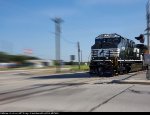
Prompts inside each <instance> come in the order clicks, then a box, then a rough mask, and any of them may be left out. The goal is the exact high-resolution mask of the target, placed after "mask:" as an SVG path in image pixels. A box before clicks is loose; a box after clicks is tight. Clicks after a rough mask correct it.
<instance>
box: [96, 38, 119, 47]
mask: <svg viewBox="0 0 150 115" xmlns="http://www.w3.org/2000/svg"><path fill="white" fill-rule="evenodd" d="M120 42H121V39H120V38H101V39H96V44H97V43H100V44H101V47H102V48H103V49H108V48H117V47H118V44H119V43H120Z"/></svg>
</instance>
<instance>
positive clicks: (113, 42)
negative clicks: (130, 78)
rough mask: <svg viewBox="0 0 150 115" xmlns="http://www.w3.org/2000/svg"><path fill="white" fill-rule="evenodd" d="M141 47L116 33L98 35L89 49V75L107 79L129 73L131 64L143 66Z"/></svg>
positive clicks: (141, 45)
mask: <svg viewBox="0 0 150 115" xmlns="http://www.w3.org/2000/svg"><path fill="white" fill-rule="evenodd" d="M143 47H144V45H143V44H135V42H134V41H133V40H129V39H127V38H124V37H122V36H121V35H118V34H116V33H115V34H101V35H99V36H98V37H96V39H95V44H94V45H93V46H92V48H91V62H90V74H96V75H98V76H106V77H107V76H114V75H117V74H121V73H129V72H130V71H131V69H132V65H133V64H136V63H139V64H141V65H142V64H143V55H144V54H143V53H144V52H143V50H142V49H143Z"/></svg>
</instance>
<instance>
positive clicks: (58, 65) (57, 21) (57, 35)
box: [52, 17, 63, 73]
mask: <svg viewBox="0 0 150 115" xmlns="http://www.w3.org/2000/svg"><path fill="white" fill-rule="evenodd" d="M52 21H54V23H55V48H56V49H55V50H56V52H55V53H56V72H57V73H59V72H61V52H60V33H61V27H60V24H61V23H62V22H63V20H62V19H61V18H57V17H56V18H55V19H52Z"/></svg>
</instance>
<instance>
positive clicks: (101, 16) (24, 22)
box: [0, 0, 147, 61]
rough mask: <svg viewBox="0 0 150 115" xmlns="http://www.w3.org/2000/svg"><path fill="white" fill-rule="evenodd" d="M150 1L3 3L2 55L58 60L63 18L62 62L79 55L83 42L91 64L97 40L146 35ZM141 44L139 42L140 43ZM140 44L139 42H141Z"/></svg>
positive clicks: (85, 57)
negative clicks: (57, 26)
mask: <svg viewBox="0 0 150 115" xmlns="http://www.w3.org/2000/svg"><path fill="white" fill-rule="evenodd" d="M146 3H147V0H0V51H7V52H9V53H11V54H24V49H32V51H33V54H31V55H32V56H36V57H39V58H41V59H52V60H53V59H55V34H54V33H55V25H54V22H53V21H52V19H54V18H55V17H61V18H62V19H63V23H62V24H61V29H62V32H61V59H62V60H65V61H69V60H70V55H76V60H77V42H78V41H79V42H80V47H81V50H82V55H83V56H82V57H83V61H89V56H90V52H91V51H90V50H91V46H92V45H93V44H94V42H95V37H97V36H98V35H100V34H104V33H108V34H109V33H117V34H120V35H121V36H123V37H126V38H129V39H132V40H134V41H136V40H135V39H134V38H135V37H136V36H139V35H140V34H141V33H145V32H144V30H145V29H146V8H145V7H146ZM136 42H137V41H136ZM137 43H138V42H137Z"/></svg>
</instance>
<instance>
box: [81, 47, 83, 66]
mask: <svg viewBox="0 0 150 115" xmlns="http://www.w3.org/2000/svg"><path fill="white" fill-rule="evenodd" d="M82 61H83V60H82V50H81V65H82Z"/></svg>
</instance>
